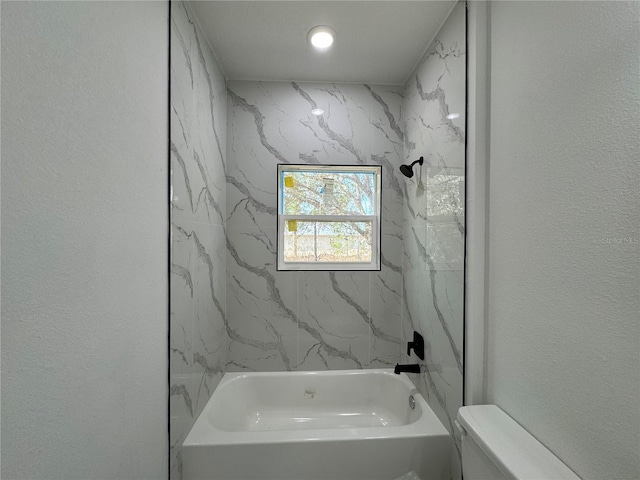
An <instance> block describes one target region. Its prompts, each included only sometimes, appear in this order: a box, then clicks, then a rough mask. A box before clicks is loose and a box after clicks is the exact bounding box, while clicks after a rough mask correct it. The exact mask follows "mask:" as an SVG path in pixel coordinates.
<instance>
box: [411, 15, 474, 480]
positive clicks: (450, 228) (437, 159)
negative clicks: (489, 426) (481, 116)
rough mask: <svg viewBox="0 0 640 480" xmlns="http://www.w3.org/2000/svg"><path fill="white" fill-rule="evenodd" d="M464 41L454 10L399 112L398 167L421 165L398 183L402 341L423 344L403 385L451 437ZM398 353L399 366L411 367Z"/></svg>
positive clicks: (456, 373)
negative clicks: (415, 338)
mask: <svg viewBox="0 0 640 480" xmlns="http://www.w3.org/2000/svg"><path fill="white" fill-rule="evenodd" d="M465 35H466V20H465V5H464V2H461V3H459V4H458V5H456V7H455V8H454V9H453V11H452V12H451V15H450V16H449V18H448V19H447V21H446V22H445V24H444V25H443V26H442V28H441V30H440V32H439V33H438V34H437V36H436V38H435V40H434V41H433V43H432V45H431V46H430V48H429V49H428V51H427V53H426V55H425V57H424V59H423V61H422V62H421V64H420V65H419V66H418V68H417V69H416V71H415V72H414V74H413V75H412V77H411V78H410V80H409V82H408V84H407V85H406V90H405V98H404V101H403V108H402V111H403V117H404V134H405V139H404V146H405V148H404V155H405V160H406V161H407V162H409V161H413V160H415V159H417V158H419V157H420V156H424V160H425V161H424V165H423V167H422V168H420V167H418V165H416V168H415V170H414V171H415V172H416V175H415V176H414V177H413V178H411V179H405V181H404V182H403V186H404V196H405V202H404V224H403V244H404V261H403V279H404V285H403V299H404V301H403V322H402V324H403V329H402V339H403V344H404V342H406V341H408V340H409V339H410V338H411V335H412V332H413V330H417V331H418V332H420V333H421V334H422V335H423V336H424V338H425V344H426V351H425V354H426V357H425V360H424V362H421V363H423V373H422V374H420V375H411V377H412V379H413V380H414V382H416V384H417V386H418V388H419V390H420V391H421V393H422V394H423V395H424V396H425V398H426V399H427V401H428V402H429V404H430V406H431V408H432V409H433V410H434V412H435V413H436V414H437V415H438V417H439V418H440V420H441V421H442V423H443V424H444V425H445V427H447V429H448V430H449V432H451V433H452V434H453V433H454V428H453V421H454V420H455V418H456V414H457V410H458V408H459V407H460V406H462V400H463V397H462V387H463V378H462V373H463V370H462V366H463V358H462V357H463V349H462V347H463V326H464V323H463V322H464V320H463V300H464V290H463V288H464V224H465V223H464V182H465V169H464V168H465V104H466V90H465V84H466V66H465V56H466V52H465V43H466V39H465ZM456 115H458V116H456ZM405 353H406V352H403V361H407V362H410V363H414V362H415V361H416V360H418V359H417V357H415V355H412V357H411V358H407V357H406V355H405ZM418 361H419V360H418ZM459 447H460V446H459V445H458V444H456V448H455V449H454V452H453V471H454V478H455V477H458V478H459V476H460V473H459V470H460V459H459V454H460V450H459Z"/></svg>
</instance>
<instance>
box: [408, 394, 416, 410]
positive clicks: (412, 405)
mask: <svg viewBox="0 0 640 480" xmlns="http://www.w3.org/2000/svg"><path fill="white" fill-rule="evenodd" d="M409 407H411V410H413V409H414V408H416V399H415V398H413V395H409Z"/></svg>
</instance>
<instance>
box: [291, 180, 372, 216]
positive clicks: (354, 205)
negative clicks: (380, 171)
mask: <svg viewBox="0 0 640 480" xmlns="http://www.w3.org/2000/svg"><path fill="white" fill-rule="evenodd" d="M281 185H282V192H281V194H282V212H281V213H283V214H285V215H375V214H376V211H375V209H376V196H375V194H376V174H375V173H374V172H362V173H356V172H344V171H342V172H341V171H335V172H332V171H330V170H327V171H317V172H299V171H295V170H293V171H287V170H286V169H283V171H282V178H281Z"/></svg>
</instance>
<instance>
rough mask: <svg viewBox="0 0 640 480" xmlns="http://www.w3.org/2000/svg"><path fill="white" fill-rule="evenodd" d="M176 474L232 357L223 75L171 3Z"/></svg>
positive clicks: (185, 14) (184, 13) (186, 16)
mask: <svg viewBox="0 0 640 480" xmlns="http://www.w3.org/2000/svg"><path fill="white" fill-rule="evenodd" d="M170 115H171V135H170V137H171V139H170V140H171V144H170V153H171V186H172V187H171V188H172V190H171V293H170V294H171V312H170V341H169V347H170V358H169V360H170V417H171V418H170V429H171V438H170V442H171V444H170V445H171V451H170V461H171V476H172V478H180V468H181V462H180V447H181V446H182V442H183V440H184V438H185V437H186V435H187V433H188V432H189V430H190V429H191V426H192V425H193V422H194V421H195V419H196V418H197V417H198V415H199V414H200V412H201V410H202V408H203V407H204V405H205V403H206V402H207V400H208V399H209V397H210V396H211V393H213V390H214V388H215V387H216V386H217V384H218V382H219V381H220V379H221V377H222V375H223V373H224V368H225V365H226V362H227V356H226V355H227V348H226V342H227V335H226V332H225V317H226V314H225V311H226V265H225V263H226V247H225V231H224V229H225V212H226V206H225V202H226V179H225V165H224V156H225V150H226V138H227V133H226V128H227V122H226V116H227V92H226V84H225V78H224V76H223V74H222V71H221V70H220V67H219V66H218V64H217V62H216V60H215V58H214V56H213V53H212V51H211V48H210V47H209V45H208V44H207V41H206V39H205V38H204V35H202V32H201V31H200V30H199V28H198V27H197V26H196V23H195V21H194V18H193V15H192V13H191V11H190V10H189V9H188V7H187V6H186V5H185V4H184V3H183V2H171V102H170Z"/></svg>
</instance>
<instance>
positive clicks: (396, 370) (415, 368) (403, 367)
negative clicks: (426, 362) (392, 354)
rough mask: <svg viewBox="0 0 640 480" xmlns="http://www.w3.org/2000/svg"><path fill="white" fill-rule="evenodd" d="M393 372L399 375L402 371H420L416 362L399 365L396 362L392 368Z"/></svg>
mask: <svg viewBox="0 0 640 480" xmlns="http://www.w3.org/2000/svg"><path fill="white" fill-rule="evenodd" d="M393 372H394V373H395V374H396V375H399V374H400V373H402V372H407V373H420V365H418V364H417V363H411V364H409V365H400V364H398V363H397V364H396V368H394V369H393Z"/></svg>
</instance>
